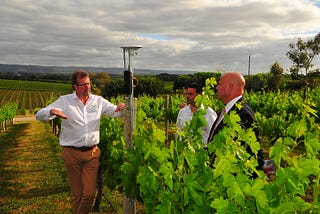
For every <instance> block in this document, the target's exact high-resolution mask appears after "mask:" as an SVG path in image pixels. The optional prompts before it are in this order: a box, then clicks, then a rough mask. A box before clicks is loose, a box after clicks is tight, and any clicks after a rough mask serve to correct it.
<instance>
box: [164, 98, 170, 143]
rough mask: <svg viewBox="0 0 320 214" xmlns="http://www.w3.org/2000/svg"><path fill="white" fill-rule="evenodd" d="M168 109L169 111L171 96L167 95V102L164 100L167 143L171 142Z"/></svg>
mask: <svg viewBox="0 0 320 214" xmlns="http://www.w3.org/2000/svg"><path fill="white" fill-rule="evenodd" d="M168 109H169V95H168V94H166V96H165V100H164V115H165V118H164V126H165V130H166V141H167V142H168V141H169V134H168V132H169V120H168Z"/></svg>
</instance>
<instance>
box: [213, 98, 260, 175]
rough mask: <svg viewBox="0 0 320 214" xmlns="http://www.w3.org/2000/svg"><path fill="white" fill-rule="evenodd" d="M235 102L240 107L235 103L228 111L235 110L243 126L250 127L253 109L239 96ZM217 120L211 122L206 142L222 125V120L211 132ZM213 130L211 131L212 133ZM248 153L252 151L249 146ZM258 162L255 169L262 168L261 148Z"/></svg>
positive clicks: (252, 121)
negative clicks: (238, 105)
mask: <svg viewBox="0 0 320 214" xmlns="http://www.w3.org/2000/svg"><path fill="white" fill-rule="evenodd" d="M237 103H241V106H242V107H241V108H240V109H238V108H237V107H236V104H235V105H234V106H233V107H232V108H231V110H230V111H236V113H237V114H238V115H239V116H240V119H241V125H242V127H243V128H246V129H247V128H250V127H251V126H252V124H253V123H254V121H255V117H254V111H253V110H252V109H251V107H250V106H249V104H248V103H246V102H244V101H243V98H241V99H240V100H238V101H237ZM216 122H217V120H216V121H215V122H214V123H213V125H212V127H211V131H210V134H209V138H208V144H209V143H211V141H212V140H213V137H214V136H215V135H216V134H217V133H218V132H219V131H220V130H221V129H223V127H224V124H223V120H222V121H221V122H220V123H219V124H218V126H217V128H216V129H215V130H214V132H213V128H214V127H215V123H216ZM254 131H255V133H256V132H257V130H254ZM212 132H213V133H212ZM247 151H248V153H250V154H252V151H251V149H250V148H248V150H247ZM257 155H258V163H259V166H258V167H257V169H262V166H263V164H264V157H263V153H262V150H260V151H259V152H258V154H257ZM210 158H211V160H212V161H213V160H214V154H211V155H210ZM211 164H213V162H212V163H211Z"/></svg>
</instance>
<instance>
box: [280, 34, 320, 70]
mask: <svg viewBox="0 0 320 214" xmlns="http://www.w3.org/2000/svg"><path fill="white" fill-rule="evenodd" d="M289 48H290V50H289V51H288V52H287V53H286V55H287V56H288V58H289V59H290V60H291V61H292V62H293V66H292V68H291V69H290V72H292V74H293V75H297V74H298V73H299V71H301V69H304V70H305V74H306V75H307V74H308V73H309V70H310V68H312V66H313V65H312V61H313V59H314V57H315V56H317V55H319V53H320V32H319V33H318V34H317V35H316V36H315V38H314V39H310V40H308V41H307V42H304V41H303V40H302V39H301V38H298V41H297V43H290V44H289ZM301 73H302V72H301Z"/></svg>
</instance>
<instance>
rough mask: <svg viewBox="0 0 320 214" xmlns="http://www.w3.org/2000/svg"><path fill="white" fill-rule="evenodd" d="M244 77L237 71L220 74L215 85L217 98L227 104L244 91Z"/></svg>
mask: <svg viewBox="0 0 320 214" xmlns="http://www.w3.org/2000/svg"><path fill="white" fill-rule="evenodd" d="M245 85H246V83H245V79H244V77H243V76H242V74H240V73H238V72H230V73H225V74H223V75H222V76H221V78H220V81H219V84H218V85H217V87H216V88H217V91H218V98H219V99H220V100H221V101H222V102H223V103H224V104H227V103H228V102H229V101H231V100H232V99H234V98H236V97H238V96H240V95H242V94H243V93H244V87H245Z"/></svg>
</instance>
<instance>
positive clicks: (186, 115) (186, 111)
mask: <svg viewBox="0 0 320 214" xmlns="http://www.w3.org/2000/svg"><path fill="white" fill-rule="evenodd" d="M201 94H202V88H201V87H200V86H199V85H198V84H197V83H191V84H190V85H189V86H188V88H187V94H186V98H187V105H186V106H184V107H183V108H181V109H180V111H179V113H178V117H177V121H176V126H177V128H178V129H180V130H183V129H184V128H185V123H186V122H189V121H190V120H192V117H193V113H194V112H195V111H197V109H198V108H197V106H196V104H195V101H194V100H195V98H196V96H198V95H201ZM204 117H205V119H206V122H207V124H206V126H203V127H202V139H203V143H204V146H205V147H206V144H207V139H208V136H209V133H210V128H211V126H212V124H213V123H214V121H215V120H216V118H217V114H216V112H215V111H214V110H213V109H212V108H210V107H208V108H207V109H206V114H205V115H204ZM180 130H178V132H179V131H180Z"/></svg>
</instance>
